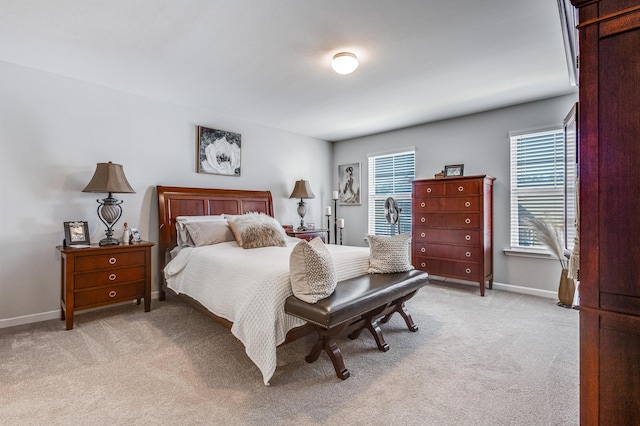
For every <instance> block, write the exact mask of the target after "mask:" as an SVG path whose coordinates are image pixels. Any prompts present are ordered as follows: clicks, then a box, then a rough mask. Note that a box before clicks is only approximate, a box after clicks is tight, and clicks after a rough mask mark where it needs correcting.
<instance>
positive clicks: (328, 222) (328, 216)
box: [326, 214, 331, 244]
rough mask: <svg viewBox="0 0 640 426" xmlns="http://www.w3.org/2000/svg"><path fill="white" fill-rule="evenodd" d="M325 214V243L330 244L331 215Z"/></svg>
mask: <svg viewBox="0 0 640 426" xmlns="http://www.w3.org/2000/svg"><path fill="white" fill-rule="evenodd" d="M326 216H327V244H331V215H330V214H328V215H326Z"/></svg>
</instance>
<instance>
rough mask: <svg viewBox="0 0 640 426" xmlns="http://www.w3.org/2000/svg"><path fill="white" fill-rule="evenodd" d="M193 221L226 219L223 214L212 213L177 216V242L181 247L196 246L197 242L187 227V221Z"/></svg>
mask: <svg viewBox="0 0 640 426" xmlns="http://www.w3.org/2000/svg"><path fill="white" fill-rule="evenodd" d="M193 222H225V223H226V219H225V218H224V216H223V215H221V214H220V215H211V216H177V217H176V240H177V241H176V243H177V244H178V246H179V247H186V246H188V247H194V246H195V243H194V242H193V239H192V238H191V236H190V235H189V231H188V230H187V228H186V226H185V225H186V224H187V223H193Z"/></svg>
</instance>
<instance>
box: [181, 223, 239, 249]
mask: <svg viewBox="0 0 640 426" xmlns="http://www.w3.org/2000/svg"><path fill="white" fill-rule="evenodd" d="M184 227H185V228H186V229H187V231H188V233H189V236H190V237H191V240H192V241H193V243H194V245H195V246H196V247H200V246H210V245H212V244H218V243H224V242H225V241H233V240H234V237H233V233H232V232H231V229H229V225H228V224H227V221H225V220H223V221H217V222H190V223H185V224H184Z"/></svg>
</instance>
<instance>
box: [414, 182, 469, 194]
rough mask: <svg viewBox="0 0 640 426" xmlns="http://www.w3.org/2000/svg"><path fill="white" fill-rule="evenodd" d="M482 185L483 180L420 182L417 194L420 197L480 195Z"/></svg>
mask: <svg viewBox="0 0 640 426" xmlns="http://www.w3.org/2000/svg"><path fill="white" fill-rule="evenodd" d="M480 185H481V182H480V181H478V180H468V181H460V180H456V181H455V182H447V181H446V180H443V181H438V182H434V181H430V182H419V183H416V185H415V195H416V196H417V197H418V198H424V197H437V196H442V195H447V196H451V195H478V194H480V189H481V188H480Z"/></svg>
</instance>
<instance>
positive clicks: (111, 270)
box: [56, 241, 154, 330]
mask: <svg viewBox="0 0 640 426" xmlns="http://www.w3.org/2000/svg"><path fill="white" fill-rule="evenodd" d="M153 245H154V244H153V243H150V242H146V241H142V242H139V243H135V244H122V245H113V246H98V245H97V244H95V245H91V247H87V248H73V247H63V246H57V247H56V248H57V249H58V251H60V255H61V256H62V262H61V268H60V270H61V275H60V319H61V320H66V327H67V330H71V329H72V328H73V316H74V313H75V311H79V310H83V309H89V308H95V307H98V306H105V305H110V304H113V303H120V302H126V301H129V300H134V299H136V300H137V302H138V305H139V304H140V301H141V299H142V298H144V311H145V312H149V311H150V310H151V247H153Z"/></svg>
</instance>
